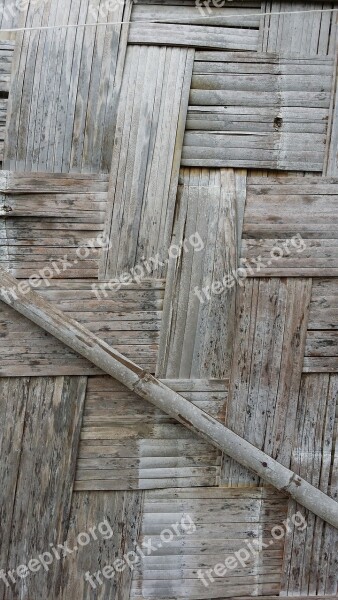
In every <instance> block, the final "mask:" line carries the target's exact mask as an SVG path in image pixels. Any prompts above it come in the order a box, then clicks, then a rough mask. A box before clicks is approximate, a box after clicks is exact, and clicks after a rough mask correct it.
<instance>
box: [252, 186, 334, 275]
mask: <svg viewBox="0 0 338 600" xmlns="http://www.w3.org/2000/svg"><path fill="white" fill-rule="evenodd" d="M337 191H338V186H337V180H336V179H334V178H314V177H312V178H309V177H298V178H294V177H286V178H284V179H282V178H270V177H269V178H265V179H264V178H257V179H256V178H255V177H252V178H250V179H249V181H248V188H247V202H246V210H245V215H244V228H243V236H244V240H243V244H242V257H243V258H245V259H246V260H247V261H248V263H249V264H250V265H251V267H252V268H253V270H254V274H253V273H251V275H250V272H248V276H252V275H254V276H255V277H261V276H263V277H266V276H271V275H272V276H283V275H284V276H290V275H293V276H298V277H300V276H308V277H311V276H317V277H318V276H322V277H324V276H335V275H337V274H338V273H337V268H338V262H337V260H338V241H337V239H336V236H337V206H338V204H337V198H338V196H337ZM258 259H259V260H258ZM257 260H258V262H259V264H260V269H257V268H256V267H255V264H257Z"/></svg>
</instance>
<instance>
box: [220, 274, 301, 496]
mask: <svg viewBox="0 0 338 600" xmlns="http://www.w3.org/2000/svg"><path fill="white" fill-rule="evenodd" d="M310 294H311V280H300V279H289V280H283V279H275V280H274V279H262V280H257V279H252V280H247V281H245V282H244V285H243V287H241V288H240V290H239V293H238V321H237V326H236V331H235V336H234V340H235V343H234V353H233V363H232V370H231V376H230V386H229V400H228V410H227V419H226V424H227V426H228V427H229V428H230V429H231V430H232V431H235V432H236V433H238V435H240V436H241V437H243V438H245V439H247V440H248V441H250V442H251V443H252V444H254V445H255V446H257V447H259V448H261V449H262V450H264V452H266V453H267V454H269V455H270V456H273V458H275V459H276V460H278V461H279V462H281V463H282V464H283V465H285V466H286V467H289V465H290V460H291V450H292V439H293V432H294V427H295V415H296V409H297V403H298V395H299V388H300V382H301V374H302V367H303V356H304V347H305V339H306V332H307V319H308V310H309V303H310ZM277 373H278V374H279V375H278V377H276V374H277ZM223 481H224V483H226V484H227V485H239V486H241V485H248V484H251V485H252V484H256V485H257V483H258V482H259V480H258V479H257V477H255V476H254V475H253V474H252V473H248V472H247V471H246V470H245V469H243V468H242V467H241V466H240V465H237V464H236V463H235V462H234V461H231V460H230V459H228V458H226V457H225V458H224V465H223Z"/></svg>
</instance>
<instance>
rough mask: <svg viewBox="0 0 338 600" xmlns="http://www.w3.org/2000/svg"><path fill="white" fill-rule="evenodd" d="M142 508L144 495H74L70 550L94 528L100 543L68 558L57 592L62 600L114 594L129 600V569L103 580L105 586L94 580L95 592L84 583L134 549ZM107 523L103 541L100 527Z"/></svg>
mask: <svg viewBox="0 0 338 600" xmlns="http://www.w3.org/2000/svg"><path fill="white" fill-rule="evenodd" d="M142 507H143V494H142V492H126V491H122V492H75V493H74V495H73V501H72V510H71V518H70V527H69V530H68V540H69V547H70V548H73V547H74V546H76V543H77V536H78V534H79V533H80V532H89V531H91V529H92V528H94V531H95V534H96V535H97V539H96V540H91V543H90V544H88V545H87V546H85V547H82V548H79V551H78V552H77V553H74V554H73V555H72V556H68V557H67V558H65V560H64V562H63V569H62V573H61V576H60V582H59V588H58V593H59V594H60V598H62V599H63V600H68V599H69V598H72V597H73V598H77V599H79V600H87V598H89V597H90V595H92V594H95V597H96V598H97V599H98V600H105V598H108V597H111V596H112V594H113V595H114V598H116V600H129V593H130V586H131V578H132V571H131V569H130V568H129V567H128V566H127V565H126V568H124V569H123V570H122V571H120V572H115V574H114V577H113V578H111V579H105V578H104V577H102V579H101V581H102V585H100V584H99V582H98V581H97V580H96V579H95V577H94V578H93V582H94V585H95V584H96V590H94V589H93V587H92V586H91V585H90V583H89V582H88V581H87V580H86V579H85V574H86V573H87V572H89V574H91V575H94V574H95V573H97V572H98V571H102V569H103V568H104V567H105V566H107V565H113V564H114V561H115V560H116V559H122V560H123V556H124V554H125V553H127V552H130V551H132V550H133V549H134V542H136V541H137V539H138V536H139V529H140V521H141V515H142ZM105 520H106V522H108V524H109V525H110V528H111V530H110V531H109V528H108V526H107V525H105V528H104V529H103V531H106V532H107V533H106V535H105V537H102V536H101V535H100V533H99V532H98V530H97V526H98V525H99V524H100V523H102V522H103V521H105ZM95 528H96V530H95ZM111 531H112V532H113V533H111ZM89 535H90V534H89Z"/></svg>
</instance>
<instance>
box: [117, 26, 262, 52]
mask: <svg viewBox="0 0 338 600" xmlns="http://www.w3.org/2000/svg"><path fill="white" fill-rule="evenodd" d="M128 42H129V44H151V45H154V44H159V45H165V46H171V45H173V46H188V47H203V48H226V49H229V50H251V51H253V52H254V51H255V50H257V44H258V30H257V29H256V30H255V29H244V28H241V29H240V28H235V27H208V26H207V25H204V26H202V27H200V26H198V25H190V24H187V25H183V24H179V25H177V26H176V27H175V28H174V29H173V27H172V26H171V25H168V24H166V23H154V24H153V23H136V22H134V23H131V25H130V30H129V39H128Z"/></svg>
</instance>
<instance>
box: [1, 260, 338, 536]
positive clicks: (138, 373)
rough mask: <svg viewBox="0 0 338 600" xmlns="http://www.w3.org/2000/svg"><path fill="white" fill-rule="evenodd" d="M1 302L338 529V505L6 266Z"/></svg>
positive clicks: (2, 272)
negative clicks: (60, 308)
mask: <svg viewBox="0 0 338 600" xmlns="http://www.w3.org/2000/svg"><path fill="white" fill-rule="evenodd" d="M0 284H1V285H0V299H1V300H3V301H4V302H6V304H8V305H9V306H12V307H13V308H14V309H15V310H17V311H18V312H19V313H21V314H22V315H24V316H25V317H27V318H28V319H30V320H31V321H33V322H34V323H36V324H37V325H39V326H40V327H42V329H45V330H46V331H48V332H49V333H50V334H51V335H53V336H54V337H56V338H57V339H59V340H60V341H61V342H63V343H64V344H66V345H67V346H69V347H70V348H72V349H73V350H75V351H76V352H78V353H79V354H81V355H82V356H84V357H85V358H87V359H88V360H89V361H91V362H92V363H93V364H94V365H96V366H97V367H99V368H100V369H102V371H105V372H106V373H108V374H109V375H111V376H112V377H114V378H115V379H117V380H118V381H120V382H121V383H122V384H124V385H125V386H126V387H127V388H129V389H130V390H133V391H134V392H136V393H137V394H138V395H139V396H141V397H142V398H145V400H148V401H149V402H151V403H152V404H155V406H157V407H158V408H160V409H161V410H163V411H164V412H166V413H167V414H168V415H170V416H171V417H173V418H174V419H176V420H177V421H179V422H180V423H182V424H183V425H185V426H186V427H187V428H188V429H190V430H191V431H193V432H194V433H195V434H197V435H199V436H201V437H203V438H204V439H205V440H207V441H208V442H210V443H211V444H213V445H214V446H216V448H219V449H220V450H222V451H223V452H225V453H226V454H228V455H229V456H231V457H232V458H233V459H235V460H236V461H238V462H239V463H240V464H242V465H243V466H245V467H247V468H248V469H251V470H252V471H253V472H254V473H256V475H258V476H259V477H261V478H262V479H264V480H265V481H266V482H267V483H269V484H271V485H272V486H274V487H275V488H277V489H278V490H281V491H283V492H286V493H287V494H289V495H290V496H291V497H292V498H294V499H295V500H296V501H297V502H299V504H302V505H303V506H305V507H306V508H308V509H309V510H311V511H312V512H313V513H315V514H316V515H317V516H318V517H320V518H321V519H323V520H324V521H327V522H328V523H330V524H331V525H333V526H334V527H337V528H338V503H337V502H336V501H335V500H333V499H332V498H330V497H329V496H327V495H326V494H324V493H323V492H321V491H320V490H318V489H317V488H315V487H314V486H312V485H311V484H310V483H308V482H307V481H305V480H304V479H301V478H300V477H299V476H298V475H296V474H295V473H293V472H292V471H290V470H289V469H287V468H286V467H284V466H283V465H281V464H280V463H278V462H277V461H276V460H274V459H272V458H271V457H269V456H268V455H267V454H265V453H264V452H262V451H261V450H258V449H257V448H256V447H255V446H253V445H252V444H250V443H249V442H247V441H246V440H244V439H243V438H241V437H240V436H238V435H237V434H235V433H233V432H232V431H230V429H227V427H225V426H224V425H222V424H221V423H219V422H218V421H216V419H214V418H213V417H210V416H209V415H208V414H207V413H206V412H204V411H203V410H201V409H200V408H197V407H196V406H194V405H193V404H191V403H190V402H189V401H188V400H186V399H185V398H183V397H182V396H180V395H179V394H177V393H176V392H174V391H173V390H171V389H170V388H168V387H167V386H166V385H164V384H163V383H161V382H160V381H158V380H157V379H156V378H155V377H153V376H152V375H150V373H148V372H147V371H144V370H143V369H141V368H140V367H139V366H138V365H136V364H135V363H133V362H131V361H130V360H128V359H127V358H126V357H124V356H123V355H122V354H120V353H119V352H117V351H116V350H114V349H113V348H111V346H109V345H108V344H106V343H105V342H103V341H102V340H100V338H98V337H97V336H96V335H94V334H93V333H91V332H90V331H88V330H87V329H86V328H85V327H83V326H82V325H81V324H79V323H77V322H76V321H75V320H74V319H71V318H69V317H68V316H67V315H66V314H64V313H63V312H62V311H60V310H58V309H56V308H55V307H54V306H53V305H52V304H50V303H49V302H48V301H46V300H44V299H43V298H42V297H41V296H39V295H38V294H37V293H36V292H34V291H32V290H31V289H29V286H28V284H26V283H25V282H21V283H19V282H18V281H17V280H16V279H15V278H14V277H12V276H11V275H10V274H9V273H8V272H7V271H5V270H4V269H2V268H0Z"/></svg>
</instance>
